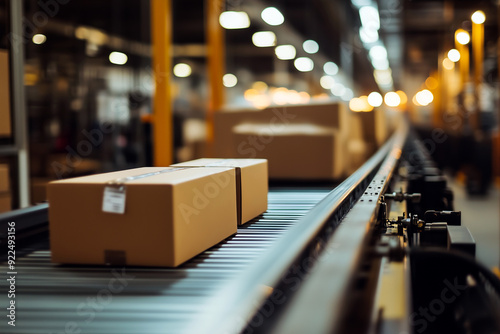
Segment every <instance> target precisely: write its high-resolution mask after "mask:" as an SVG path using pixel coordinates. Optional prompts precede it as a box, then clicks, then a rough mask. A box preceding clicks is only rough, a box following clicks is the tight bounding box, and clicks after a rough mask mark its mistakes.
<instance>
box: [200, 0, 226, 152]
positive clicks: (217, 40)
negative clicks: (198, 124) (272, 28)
mask: <svg viewBox="0 0 500 334" xmlns="http://www.w3.org/2000/svg"><path fill="white" fill-rule="evenodd" d="M223 3H224V2H223V1H222V2H221V1H220V0H206V2H205V5H206V13H207V21H206V22H207V44H208V45H207V46H208V47H207V49H208V55H207V56H208V77H209V79H208V80H209V89H210V94H209V103H208V110H207V143H208V151H209V155H212V146H213V145H212V144H213V140H214V113H215V112H216V111H218V110H220V108H221V107H222V106H223V105H224V103H225V96H224V86H223V84H222V77H223V76H224V72H225V56H226V45H225V40H224V30H223V28H222V27H221V25H220V24H219V16H220V14H221V13H222V4H223Z"/></svg>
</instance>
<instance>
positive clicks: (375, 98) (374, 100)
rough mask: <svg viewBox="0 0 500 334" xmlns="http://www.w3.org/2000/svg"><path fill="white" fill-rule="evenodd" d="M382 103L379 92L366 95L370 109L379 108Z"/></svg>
mask: <svg viewBox="0 0 500 334" xmlns="http://www.w3.org/2000/svg"><path fill="white" fill-rule="evenodd" d="M382 102H383V98H382V95H381V94H380V93H379V92H371V93H370V94H369V95H368V103H369V104H370V105H371V106H372V107H380V106H381V105H382Z"/></svg>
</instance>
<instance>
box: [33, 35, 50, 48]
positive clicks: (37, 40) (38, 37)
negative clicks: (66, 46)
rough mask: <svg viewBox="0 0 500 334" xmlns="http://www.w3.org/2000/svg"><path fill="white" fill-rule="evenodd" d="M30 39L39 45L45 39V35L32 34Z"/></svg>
mask: <svg viewBox="0 0 500 334" xmlns="http://www.w3.org/2000/svg"><path fill="white" fill-rule="evenodd" d="M32 41H33V43H35V44H38V45H40V44H43V43H45V42H46V41H47V36H45V35H43V34H36V35H34V36H33V38H32Z"/></svg>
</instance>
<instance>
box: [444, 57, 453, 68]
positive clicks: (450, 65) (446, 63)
mask: <svg viewBox="0 0 500 334" xmlns="http://www.w3.org/2000/svg"><path fill="white" fill-rule="evenodd" d="M443 67H444V68H445V69H446V70H449V71H451V70H452V69H454V68H455V63H454V62H452V61H451V60H450V59H449V58H444V59H443Z"/></svg>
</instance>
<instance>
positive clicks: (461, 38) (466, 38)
mask: <svg viewBox="0 0 500 334" xmlns="http://www.w3.org/2000/svg"><path fill="white" fill-rule="evenodd" d="M455 38H456V39H457V42H458V43H460V44H462V45H466V44H467V43H469V42H470V35H469V33H468V32H467V31H465V30H463V29H458V30H457V32H456V33H455Z"/></svg>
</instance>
